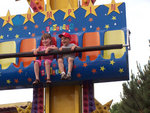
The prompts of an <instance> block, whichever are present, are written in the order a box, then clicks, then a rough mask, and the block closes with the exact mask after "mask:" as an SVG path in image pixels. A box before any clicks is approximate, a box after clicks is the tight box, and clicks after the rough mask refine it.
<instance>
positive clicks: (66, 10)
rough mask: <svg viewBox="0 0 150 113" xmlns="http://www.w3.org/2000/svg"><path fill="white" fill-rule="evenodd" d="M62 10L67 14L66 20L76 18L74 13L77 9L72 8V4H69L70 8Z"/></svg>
mask: <svg viewBox="0 0 150 113" xmlns="http://www.w3.org/2000/svg"><path fill="white" fill-rule="evenodd" d="M61 10H62V11H63V12H65V16H64V20H65V19H66V18H67V17H69V16H71V17H73V18H76V17H75V15H74V12H75V11H76V10H77V8H72V7H71V5H70V3H69V4H68V7H67V8H66V9H61Z"/></svg>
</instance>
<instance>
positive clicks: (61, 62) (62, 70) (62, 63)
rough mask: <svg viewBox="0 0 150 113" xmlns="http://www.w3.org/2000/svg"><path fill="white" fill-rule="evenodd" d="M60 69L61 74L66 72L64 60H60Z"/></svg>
mask: <svg viewBox="0 0 150 113" xmlns="http://www.w3.org/2000/svg"><path fill="white" fill-rule="evenodd" d="M58 67H59V70H60V72H61V73H62V72H64V60H63V58H59V59H58Z"/></svg>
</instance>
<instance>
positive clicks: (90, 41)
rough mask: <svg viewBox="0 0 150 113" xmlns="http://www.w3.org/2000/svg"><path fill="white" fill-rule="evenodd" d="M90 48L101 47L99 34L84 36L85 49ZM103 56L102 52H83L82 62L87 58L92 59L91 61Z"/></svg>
mask: <svg viewBox="0 0 150 113" xmlns="http://www.w3.org/2000/svg"><path fill="white" fill-rule="evenodd" d="M90 46H100V35H99V32H88V33H84V35H83V47H90ZM99 54H101V52H100V51H92V52H82V58H81V59H80V60H81V61H86V56H89V57H90V60H91V61H93V60H95V59H96V58H97V57H98V55H99Z"/></svg>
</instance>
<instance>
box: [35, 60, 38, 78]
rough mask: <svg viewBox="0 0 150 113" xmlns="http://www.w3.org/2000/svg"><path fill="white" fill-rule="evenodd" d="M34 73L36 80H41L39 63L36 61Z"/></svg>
mask: <svg viewBox="0 0 150 113" xmlns="http://www.w3.org/2000/svg"><path fill="white" fill-rule="evenodd" d="M34 73H35V78H36V80H39V62H38V61H35V63H34Z"/></svg>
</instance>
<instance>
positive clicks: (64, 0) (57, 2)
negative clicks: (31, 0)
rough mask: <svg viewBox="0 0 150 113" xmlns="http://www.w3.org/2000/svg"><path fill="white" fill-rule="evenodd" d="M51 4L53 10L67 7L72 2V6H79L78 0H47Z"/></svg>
mask: <svg viewBox="0 0 150 113" xmlns="http://www.w3.org/2000/svg"><path fill="white" fill-rule="evenodd" d="M49 4H50V6H51V8H52V10H55V9H66V8H67V7H68V4H71V7H72V8H77V7H78V0H47V5H49Z"/></svg>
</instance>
